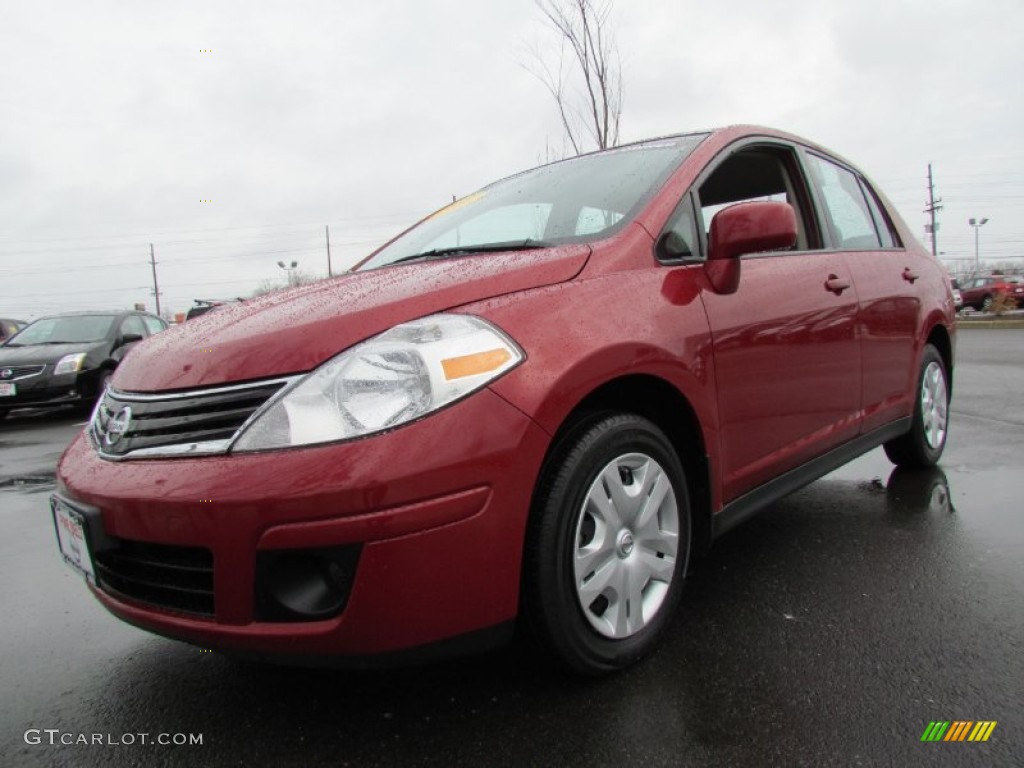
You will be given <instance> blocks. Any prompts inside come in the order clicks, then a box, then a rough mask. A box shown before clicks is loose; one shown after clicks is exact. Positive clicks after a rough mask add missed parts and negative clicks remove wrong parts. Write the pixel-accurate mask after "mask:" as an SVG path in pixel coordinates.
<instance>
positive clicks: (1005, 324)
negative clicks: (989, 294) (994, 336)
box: [956, 318, 1024, 330]
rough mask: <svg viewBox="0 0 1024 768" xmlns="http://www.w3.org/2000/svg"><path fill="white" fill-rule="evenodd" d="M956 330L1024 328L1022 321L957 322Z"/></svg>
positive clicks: (1015, 319)
mask: <svg viewBox="0 0 1024 768" xmlns="http://www.w3.org/2000/svg"><path fill="white" fill-rule="evenodd" d="M956 327H957V329H958V330H959V329H961V328H1008V329H1009V328H1024V320H1018V319H1017V318H1013V319H1012V320H957V321H956Z"/></svg>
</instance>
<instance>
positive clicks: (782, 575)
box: [0, 330, 1024, 766]
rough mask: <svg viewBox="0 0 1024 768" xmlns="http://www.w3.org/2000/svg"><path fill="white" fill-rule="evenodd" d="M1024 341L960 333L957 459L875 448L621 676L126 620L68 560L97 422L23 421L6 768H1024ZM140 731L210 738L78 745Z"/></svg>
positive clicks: (726, 561) (12, 530) (706, 587)
mask: <svg viewBox="0 0 1024 768" xmlns="http://www.w3.org/2000/svg"><path fill="white" fill-rule="evenodd" d="M1021 351H1024V333H1021V332H1015V331H999V330H992V331H989V330H985V331H981V330H972V331H969V332H964V333H961V334H960V339H959V348H958V355H959V357H958V368H957V370H956V373H955V381H954V392H955V395H954V397H955V399H954V403H953V418H952V426H951V432H950V439H949V444H948V447H947V451H946V455H945V457H944V460H943V462H942V466H941V467H940V468H937V469H934V470H929V471H923V472H907V471H904V470H894V469H893V467H892V465H891V464H890V463H889V462H888V461H887V460H886V458H885V456H884V454H883V453H882V452H881V451H873V452H872V453H870V454H867V455H865V456H864V457H862V458H860V459H858V460H857V461H855V462H853V463H851V464H849V465H848V466H846V467H844V468H842V469H840V470H838V471H837V472H835V473H833V474H831V475H829V476H828V477H826V478H824V479H822V480H820V481H818V482H816V483H814V484H813V485H811V486H808V487H807V488H805V489H804V490H802V491H800V492H798V493H796V494H794V495H793V496H791V497H789V498H787V499H785V500H784V501H782V502H780V503H778V504H776V505H775V507H774V508H773V509H771V510H770V511H767V512H765V513H763V514H761V515H760V516H758V517H755V518H754V519H752V520H750V521H749V522H747V523H745V524H744V525H742V526H740V527H739V528H737V529H735V530H734V531H732V532H730V533H729V534H727V535H726V536H724V537H723V538H722V539H720V540H719V541H718V542H717V543H716V545H715V547H714V548H713V549H712V551H711V552H710V553H708V554H707V555H705V556H704V557H702V558H699V559H697V560H696V561H695V562H694V565H693V568H692V572H691V574H690V577H689V582H688V584H687V587H686V591H685V592H684V595H683V601H682V605H681V607H680V611H679V612H678V614H677V616H676V618H675V620H674V624H673V627H672V628H671V630H670V631H669V632H668V634H667V636H666V638H665V641H664V642H663V643H662V645H661V646H660V647H659V648H658V650H657V651H656V653H655V654H654V655H653V656H652V657H650V658H649V659H648V660H647V661H645V662H644V663H642V664H640V665H638V666H637V667H635V668H632V669H629V670H627V671H625V672H623V673H621V674H619V675H614V676H611V677H607V678H604V679H600V680H579V679H574V678H569V677H566V676H564V675H561V674H559V673H555V672H552V671H551V670H549V669H547V668H545V667H543V666H542V665H540V664H539V663H538V662H537V661H536V660H535V659H533V658H532V657H531V656H530V655H529V654H528V653H525V652H523V651H522V650H520V649H517V648H513V649H509V650H506V651H503V652H499V653H496V654H491V655H488V656H483V657H479V658H472V659H462V660H456V661H452V662H449V663H445V664H436V665H432V666H425V667H416V668H408V669H397V670H383V671H374V672H359V673H354V672H343V671H326V672H325V671H317V670H306V669H292V668H276V667H271V666H260V665H255V664H251V663H243V662H238V661H233V660H230V659H225V658H223V657H220V656H218V655H215V654H211V653H205V652H203V651H202V649H198V648H194V647H191V646H187V645H183V644H180V643H176V642H173V641H170V640H165V639H162V638H159V637H154V636H151V635H149V634H146V633H144V632H141V631H138V630H135V629H133V628H131V627H128V626H126V625H124V624H121V623H120V622H118V621H117V620H115V619H113V618H112V617H110V616H109V615H107V614H106V613H105V612H104V611H103V609H102V608H101V607H100V606H99V605H98V604H97V603H96V602H95V601H94V600H92V599H91V598H89V597H88V595H87V594H86V592H85V587H84V586H83V585H82V583H81V581H80V580H79V579H78V578H77V577H75V576H74V574H73V573H72V572H71V571H70V569H68V568H67V567H66V566H64V565H63V564H62V563H61V562H60V560H59V557H58V556H57V554H56V545H55V543H54V540H53V539H54V534H53V524H52V521H51V519H50V517H49V511H48V509H47V492H48V491H49V489H50V486H49V485H48V484H47V483H46V482H45V475H46V471H47V468H46V467H47V462H49V461H52V460H53V459H54V458H55V454H56V453H57V452H59V450H60V448H61V447H62V446H63V444H66V442H67V441H68V440H69V439H70V436H71V435H72V433H73V432H74V430H75V429H76V427H75V426H74V423H75V421H76V419H73V418H70V417H64V416H61V415H49V416H46V417H44V418H41V419H40V418H37V417H34V416H30V415H19V414H12V416H11V418H10V419H9V420H8V421H7V422H5V423H4V424H3V425H2V426H0V577H2V583H3V584H4V585H5V589H4V591H3V596H2V598H0V609H2V613H3V616H4V618H5V620H4V621H3V622H0V654H2V656H0V658H2V659H3V662H2V670H3V671H2V673H0V675H2V680H3V690H4V696H3V697H0V724H2V729H0V764H2V765H5V766H7V765H53V764H56V765H76V766H79V765H104V766H106V765H110V766H117V765H136V764H156V763H160V764H162V765H169V766H176V765H196V764H203V765H254V764H267V765H270V764H273V765H297V766H298V765H302V766H313V765H332V766H337V765H352V766H360V765H410V764H444V765H453V766H454V765H473V766H480V765H542V764H543V765H557V764H563V765H587V766H594V765H613V764H614V765H621V764H630V765H632V764H640V763H643V764H646V765H686V764H694V765H697V764H699V765H759V764H766V763H769V762H770V763H773V764H807V765H822V764H835V765H857V764H861V765H876V764H886V765H912V764H923V763H927V764H929V765H931V764H948V765H963V764H986V765H1010V764H1015V763H1016V764H1019V757H1020V755H1021V754H1022V753H1024V738H1022V736H1021V734H1022V726H1024V722H1022V716H1021V712H1022V711H1024V706H1022V705H1024V694H1022V691H1024V672H1022V670H1024V665H1022V662H1021V658H1022V656H1024V653H1022V651H1024V599H1022V597H1024V579H1022V576H1024V522H1022V519H1021V513H1020V510H1021V509H1022V505H1021V501H1020V500H1021V499H1022V498H1024V471H1022V470H1024V453H1022V451H1021V445H1024V414H1021V412H1020V409H1019V401H1020V395H1019V393H1020V392H1021V391H1024V355H1021ZM79 421H80V419H79ZM49 471H50V472H52V464H51V465H50V468H49ZM30 477H33V478H36V480H34V481H26V480H25V478H30ZM19 478H20V480H21V482H20V484H18V481H19ZM39 478H44V480H39ZM934 720H974V721H977V720H994V721H997V722H998V725H997V726H996V728H995V730H994V731H993V733H992V736H991V737H990V739H989V741H988V742H986V743H970V742H965V743H938V744H933V743H923V742H921V740H920V739H921V735H922V733H923V732H924V730H925V728H926V727H927V726H928V724H929V722H931V721H934ZM29 729H39V730H43V729H58V730H59V734H58V739H57V742H56V743H55V744H54V745H50V743H49V741H47V738H48V737H47V734H46V733H42V736H41V738H40V741H41V743H38V744H33V743H26V736H25V733H26V731H27V730H29ZM140 733H146V734H150V735H151V737H152V738H156V736H157V735H158V734H162V733H166V734H178V733H184V734H202V739H203V743H202V745H193V746H172V745H167V746H161V745H156V744H142V743H140V741H139V739H138V738H136V739H135V742H136V743H135V744H132V745H127V744H121V745H120V746H109V745H108V746H100V745H88V746H85V745H69V746H61V745H60V744H59V741H60V738H59V736H60V735H63V734H71V735H74V736H78V735H80V734H86V735H89V736H91V735H92V734H103V735H104V737H109V738H112V739H117V738H119V737H121V736H122V735H124V734H140ZM66 740H67V739H66ZM108 740H109V739H108ZM29 741H31V737H30V739H29Z"/></svg>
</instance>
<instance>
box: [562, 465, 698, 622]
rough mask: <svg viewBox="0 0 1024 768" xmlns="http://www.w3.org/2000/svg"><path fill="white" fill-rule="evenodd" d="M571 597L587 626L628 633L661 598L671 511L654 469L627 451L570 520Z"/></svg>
mask: <svg viewBox="0 0 1024 768" xmlns="http://www.w3.org/2000/svg"><path fill="white" fill-rule="evenodd" d="M574 541H575V557H574V561H573V575H574V577H575V581H574V583H575V587H576V597H577V599H578V600H579V603H580V606H581V607H582V608H583V613H584V615H586V617H587V620H588V621H589V622H590V624H591V626H592V627H594V629H596V630H597V631H598V632H600V633H601V634H602V635H604V636H605V637H610V638H613V639H616V640H621V639H622V638H626V637H630V636H631V635H634V634H636V633H637V632H639V631H640V630H641V629H643V628H644V626H646V625H647V624H648V623H649V622H650V621H651V619H653V618H654V616H655V614H657V612H658V610H659V609H660V608H661V604H662V603H663V602H664V601H665V596H666V595H667V594H668V588H669V585H670V584H671V582H672V577H673V574H674V573H675V565H676V556H677V551H678V548H679V507H678V505H677V503H676V495H675V491H674V490H673V489H672V484H671V483H670V482H669V479H668V476H667V475H666V474H665V470H664V469H663V468H662V467H661V465H660V464H659V463H658V462H657V461H655V460H654V459H652V458H651V457H650V456H647V455H645V454H642V453H628V454H625V455H623V456H619V457H618V458H617V459H615V460H613V461H611V462H609V463H608V465H607V466H605V468H604V469H602V470H601V472H600V473H599V474H598V476H597V478H596V479H595V480H594V482H593V484H592V485H591V486H590V490H589V491H587V497H586V500H585V501H584V502H583V507H582V508H581V509H580V511H579V517H578V518H577V521H576V537H575V539H574Z"/></svg>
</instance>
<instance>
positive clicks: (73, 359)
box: [53, 352, 85, 376]
mask: <svg viewBox="0 0 1024 768" xmlns="http://www.w3.org/2000/svg"><path fill="white" fill-rule="evenodd" d="M83 365H85V352H79V353H78V354H77V355H64V357H62V358H61V359H60V360H58V361H57V365H55V366H54V368H53V373H54V375H55V376H56V375H58V374H61V373H78V372H79V371H80V370H82V366H83Z"/></svg>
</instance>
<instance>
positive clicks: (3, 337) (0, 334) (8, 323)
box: [0, 317, 26, 344]
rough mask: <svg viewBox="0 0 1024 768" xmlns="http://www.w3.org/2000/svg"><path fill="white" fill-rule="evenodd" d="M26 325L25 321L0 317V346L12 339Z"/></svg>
mask: <svg viewBox="0 0 1024 768" xmlns="http://www.w3.org/2000/svg"><path fill="white" fill-rule="evenodd" d="M25 325H26V323H25V321H24V320H11V319H9V318H6V317H0V344H2V343H3V342H5V341H7V339H9V338H11V336H13V335H14V334H16V333H17V332H18V331H20V330H21V329H22V328H24V327H25Z"/></svg>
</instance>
